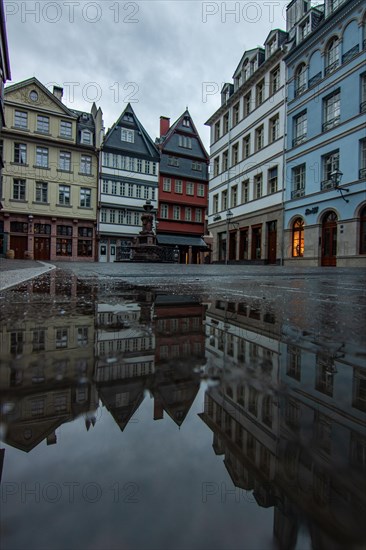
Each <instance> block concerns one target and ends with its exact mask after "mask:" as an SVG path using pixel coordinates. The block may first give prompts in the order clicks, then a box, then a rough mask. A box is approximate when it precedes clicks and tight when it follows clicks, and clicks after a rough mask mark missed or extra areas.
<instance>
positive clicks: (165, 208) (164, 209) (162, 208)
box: [160, 204, 169, 219]
mask: <svg viewBox="0 0 366 550" xmlns="http://www.w3.org/2000/svg"><path fill="white" fill-rule="evenodd" d="M168 210H169V209H168V205H167V204H161V205H160V217H161V218H164V219H167V218H168Z"/></svg>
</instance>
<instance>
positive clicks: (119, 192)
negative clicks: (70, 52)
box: [98, 104, 159, 262]
mask: <svg viewBox="0 0 366 550" xmlns="http://www.w3.org/2000/svg"><path fill="white" fill-rule="evenodd" d="M158 171H159V152H158V150H157V148H156V147H155V145H154V142H153V141H152V139H151V138H150V136H149V135H148V133H147V132H146V130H145V129H144V127H143V126H142V124H141V123H140V121H139V120H138V118H137V116H136V114H135V112H134V110H133V109H132V107H131V105H130V104H128V105H127V107H126V109H125V110H124V111H123V113H122V114H121V116H120V118H119V119H118V120H117V122H116V123H115V124H114V125H113V126H112V128H111V129H110V130H108V132H107V134H106V136H105V139H104V142H103V146H102V153H101V171H100V172H101V173H100V190H99V191H100V199H99V200H100V211H99V227H98V231H99V239H100V240H99V261H100V262H114V261H121V260H127V261H128V260H130V258H131V246H132V245H133V243H134V240H135V239H136V237H137V235H138V234H139V232H140V231H141V228H142V225H141V215H142V213H143V205H144V203H145V202H146V201H147V200H149V201H151V204H152V205H153V207H154V208H155V209H156V207H157V192H158Z"/></svg>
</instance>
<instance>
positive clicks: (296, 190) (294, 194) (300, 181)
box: [291, 164, 306, 199]
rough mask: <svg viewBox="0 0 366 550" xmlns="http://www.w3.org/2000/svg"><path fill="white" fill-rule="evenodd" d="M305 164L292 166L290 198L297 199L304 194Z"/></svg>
mask: <svg viewBox="0 0 366 550" xmlns="http://www.w3.org/2000/svg"><path fill="white" fill-rule="evenodd" d="M305 178H306V165H305V164H299V166H295V167H294V168H292V178H291V183H292V184H291V188H292V189H291V198H292V199H297V198H299V197H303V196H304V194H305Z"/></svg>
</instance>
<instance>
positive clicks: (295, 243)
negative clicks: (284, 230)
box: [292, 218, 304, 258]
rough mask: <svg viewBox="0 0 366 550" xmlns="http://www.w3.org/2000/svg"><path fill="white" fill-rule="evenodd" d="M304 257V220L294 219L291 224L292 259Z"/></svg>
mask: <svg viewBox="0 0 366 550" xmlns="http://www.w3.org/2000/svg"><path fill="white" fill-rule="evenodd" d="M303 255H304V220H303V219H302V218H296V220H295V221H294V223H293V224H292V257H293V258H299V257H302V256H303Z"/></svg>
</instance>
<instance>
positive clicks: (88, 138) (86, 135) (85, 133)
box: [81, 130, 93, 145]
mask: <svg viewBox="0 0 366 550" xmlns="http://www.w3.org/2000/svg"><path fill="white" fill-rule="evenodd" d="M81 143H83V144H84V145H93V136H92V133H91V132H90V131H89V130H82V131H81Z"/></svg>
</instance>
